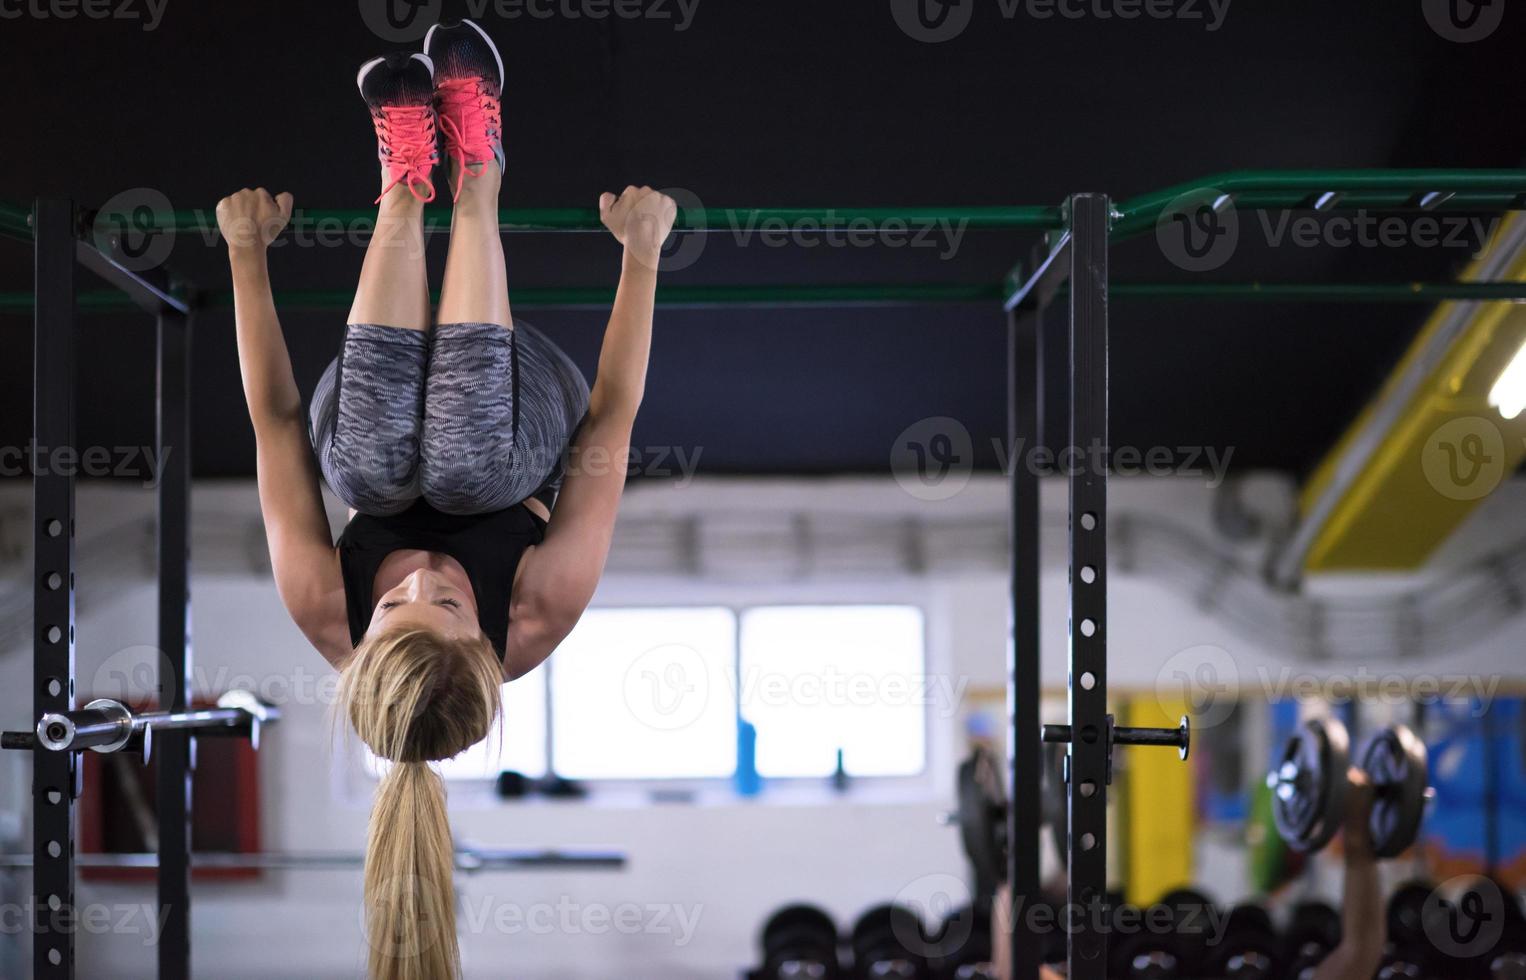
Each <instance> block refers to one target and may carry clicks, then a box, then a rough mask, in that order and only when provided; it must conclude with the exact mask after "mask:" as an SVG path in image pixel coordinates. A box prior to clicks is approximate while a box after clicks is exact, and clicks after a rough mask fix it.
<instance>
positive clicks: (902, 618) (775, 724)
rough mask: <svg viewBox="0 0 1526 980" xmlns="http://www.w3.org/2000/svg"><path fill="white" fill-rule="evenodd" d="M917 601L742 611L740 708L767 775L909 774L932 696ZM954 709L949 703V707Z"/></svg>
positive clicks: (920, 748) (921, 749) (922, 752)
mask: <svg viewBox="0 0 1526 980" xmlns="http://www.w3.org/2000/svg"><path fill="white" fill-rule="evenodd" d="M923 639H924V638H923V624H922V612H921V610H920V609H917V608H915V607H913V606H772V607H762V608H755V609H749V610H747V611H745V612H744V613H743V614H742V629H741V676H742V688H741V714H742V717H743V718H744V719H746V720H747V721H749V722H751V723H752V724H753V725H755V726H756V727H757V730H758V749H757V759H758V772H759V773H760V774H762V775H763V776H764V777H765V778H767V777H788V776H827V775H829V774H830V773H832V772H833V771H834V770H835V769H836V767H837V752H838V750H839V749H840V750H841V751H842V753H843V762H844V768H845V769H846V770H847V772H848V773H849V774H851V775H855V776H906V775H913V774H916V773H919V772H921V771H922V768H923V764H924V762H925V759H926V749H927V746H926V734H927V733H926V716H927V710H928V706H929V704H932V703H934V701H935V699H936V686H935V685H932V684H930V683H929V681H930V678H929V677H928V674H927V665H926V661H925V656H924V648H923ZM950 707H951V706H950Z"/></svg>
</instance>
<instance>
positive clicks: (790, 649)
mask: <svg viewBox="0 0 1526 980" xmlns="http://www.w3.org/2000/svg"><path fill="white" fill-rule="evenodd" d="M739 666H740V671H741V673H740V680H739V676H738V667H739ZM940 680H942V679H941V678H934V677H931V676H929V675H928V673H927V664H926V655H925V649H924V626H923V617H922V612H921V610H920V609H918V608H916V607H914V606H892V605H858V606H760V607H753V608H749V609H745V610H743V611H742V612H741V613H740V614H738V613H736V612H733V611H732V610H730V609H726V608H721V607H680V608H619V609H591V610H589V611H588V612H586V613H585V614H584V615H583V619H582V621H581V622H579V623H578V626H577V628H576V629H575V630H574V631H573V632H572V634H571V635H570V636H569V637H567V639H566V640H564V641H563V642H562V645H561V646H560V647H558V648H557V651H556V653H555V654H554V655H553V656H552V657H551V659H550V660H549V661H547V662H546V663H545V664H542V665H541V666H540V667H539V668H537V669H536V670H534V671H532V672H531V673H530V674H528V675H527V676H525V677H522V678H520V679H519V680H517V681H515V682H513V683H512V684H506V685H504V689H503V692H504V693H503V697H504V713H503V720H502V723H501V726H500V730H499V731H496V732H494V733H493V734H492V735H491V736H489V738H488V739H486V740H485V741H483V742H479V743H478V744H477V745H474V746H472V747H471V748H470V749H468V750H467V751H466V752H464V753H462V754H461V755H459V756H457V757H456V758H454V759H450V760H447V761H445V762H444V763H442V764H441V766H440V769H441V772H442V773H443V775H444V776H445V777H446V778H447V779H459V780H481V779H492V778H494V777H496V776H497V775H498V773H500V772H502V771H504V770H513V771H516V772H520V773H523V774H525V775H526V776H530V777H532V778H535V777H540V776H544V775H545V774H546V773H547V771H548V769H549V768H553V767H548V765H547V757H548V754H549V755H550V756H551V757H552V761H554V763H555V765H554V769H555V771H556V772H557V773H558V774H559V775H561V776H565V777H567V778H569V779H577V780H601V779H718V778H729V777H731V776H732V774H733V773H734V772H735V771H736V756H737V731H736V723H737V718H738V717H739V716H740V717H741V718H743V719H745V720H746V721H748V722H751V723H752V724H753V725H754V726H755V727H756V728H757V734H758V738H757V755H756V762H757V767H758V772H759V773H760V774H761V775H762V776H763V777H764V778H776V779H777V778H807V779H820V778H825V777H827V776H830V775H831V773H832V772H833V771H834V770H835V769H836V767H837V753H838V751H839V750H841V752H842V755H843V764H844V768H845V769H846V770H847V772H848V773H849V775H852V776H909V775H915V774H917V773H920V772H922V770H923V768H924V765H925V762H926V753H927V744H926V737H927V717H928V714H929V711H938V710H948V711H952V710H954V708H955V707H956V705H955V703H954V702H955V701H956V700H957V695H958V692H957V691H949V690H946V687H947V685H946V684H941V683H939V681H940ZM548 732H549V738H550V742H549V746H548ZM548 748H549V752H548ZM368 755H369V753H368ZM371 761H372V769H373V771H376V767H375V763H374V760H371Z"/></svg>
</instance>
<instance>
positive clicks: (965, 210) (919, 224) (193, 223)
mask: <svg viewBox="0 0 1526 980" xmlns="http://www.w3.org/2000/svg"><path fill="white" fill-rule="evenodd" d="M450 218H451V212H450V209H448V208H438V207H435V208H426V209H425V211H424V227H425V229H426V230H427V231H428V232H430V233H441V232H445V231H448V230H449V229H450ZM156 221H157V223H158V224H160V225H161V226H164V225H168V226H169V227H170V228H172V229H173V230H174V231H176V232H189V233H193V234H199V235H202V236H204V237H207V238H208V239H209V240H210V239H211V237H212V236H213V235H215V233H216V232H215V229H216V228H217V219H216V216H215V215H214V214H213V211H212V209H211V208H203V209H198V210H193V211H175V212H173V213H171V214H168V215H158V216H156ZM375 221H376V210H375V209H374V208H358V209H356V208H350V209H338V210H313V209H301V208H299V209H298V210H297V213H296V215H295V216H294V218H293V221H292V228H291V229H290V230H289V231H288V234H290V233H312V234H324V233H328V234H335V233H338V234H344V233H346V232H350V231H354V232H358V233H369V231H370V229H371V227H372V225H373V224H374V222H375ZM1060 224H1061V217H1060V209H1059V208H1058V207H1044V206H1032V207H1005V206H980V207H902V208H896V207H867V208H853V207H849V208H683V209H680V211H679V215H678V221H677V222H676V223H675V225H674V228H675V230H677V231H690V232H704V233H709V234H717V233H725V234H732V235H737V236H742V235H748V234H758V233H760V232H764V231H768V230H770V229H789V230H791V231H796V232H809V231H812V230H820V231H827V230H838V231H849V230H855V231H864V232H881V233H893V232H897V231H906V230H917V229H921V228H926V227H929V226H932V227H935V228H936V227H942V226H952V227H954V228H962V229H981V230H998V231H999V230H1008V231H1011V230H1025V229H1045V228H1057V227H1059V225H1060ZM498 227H499V230H501V231H504V232H602V231H604V226H603V225H602V224H600V223H599V212H598V211H597V210H596V209H594V208H513V209H505V210H501V211H499V212H498Z"/></svg>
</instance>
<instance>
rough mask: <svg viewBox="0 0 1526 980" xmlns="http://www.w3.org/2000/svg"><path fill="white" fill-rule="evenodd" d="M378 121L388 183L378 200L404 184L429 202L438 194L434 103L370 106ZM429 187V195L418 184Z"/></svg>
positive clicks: (378, 201)
mask: <svg viewBox="0 0 1526 980" xmlns="http://www.w3.org/2000/svg"><path fill="white" fill-rule="evenodd" d="M371 116H372V118H373V119H374V120H375V123H376V138H377V140H378V142H380V144H381V148H382V161H383V163H385V164H386V167H387V177H388V180H389V183H388V184H387V186H386V187H384V188H383V189H382V192H381V194H380V196H378V197H377V198H376V203H378V204H379V203H381V200H382V198H384V197H386V196H387V194H388V193H389V192H390V191H391V190H392V188H394V187H396V186H397V185H398V184H403V185H404V186H405V187H407V188H408V193H410V194H412V195H413V196H414V197H415V198H417V199H418V200H419V201H420V202H422V203H424V204H428V203H429V202H430V201H433V200H434V198H435V191H434V181H433V180H432V179H431V178H430V174H431V172H432V171H433V170H434V165H435V163H436V162H437V161H438V159H439V154H438V152H437V150H436V147H435V115H434V107H433V106H428V105H417V106H414V105H384V106H379V107H377V108H375V109H373V110H371ZM420 184H422V185H423V186H424V187H426V188H428V195H427V196H426V195H425V194H422V193H420V191H419V188H418V185H420Z"/></svg>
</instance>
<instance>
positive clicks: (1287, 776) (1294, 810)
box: [1267, 718, 1351, 851]
mask: <svg viewBox="0 0 1526 980" xmlns="http://www.w3.org/2000/svg"><path fill="white" fill-rule="evenodd" d="M1350 767H1351V737H1350V735H1349V734H1347V732H1346V726H1345V725H1343V724H1341V723H1340V721H1338V720H1337V719H1334V718H1326V719H1311V720H1310V721H1306V722H1304V723H1303V725H1302V726H1301V727H1300V728H1299V729H1298V731H1297V732H1296V733H1294V735H1293V737H1292V738H1291V739H1289V740H1288V744H1287V747H1286V748H1285V749H1284V750H1283V753H1282V758H1281V760H1280V761H1279V762H1278V764H1277V766H1276V768H1274V769H1273V770H1272V772H1271V774H1270V775H1269V776H1267V785H1268V786H1269V787H1271V789H1272V820H1273V821H1274V822H1275V823H1276V825H1277V832H1278V833H1279V834H1281V835H1282V839H1283V840H1285V841H1287V842H1288V845H1289V846H1290V847H1292V848H1294V849H1295V850H1299V851H1317V850H1319V849H1320V848H1322V847H1324V846H1325V845H1326V844H1328V843H1330V838H1332V837H1334V836H1335V832H1336V831H1337V830H1339V829H1340V826H1341V820H1342V818H1343V815H1344V814H1345V812H1346V785H1347V777H1346V772H1347V770H1348V769H1349V768H1350Z"/></svg>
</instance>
